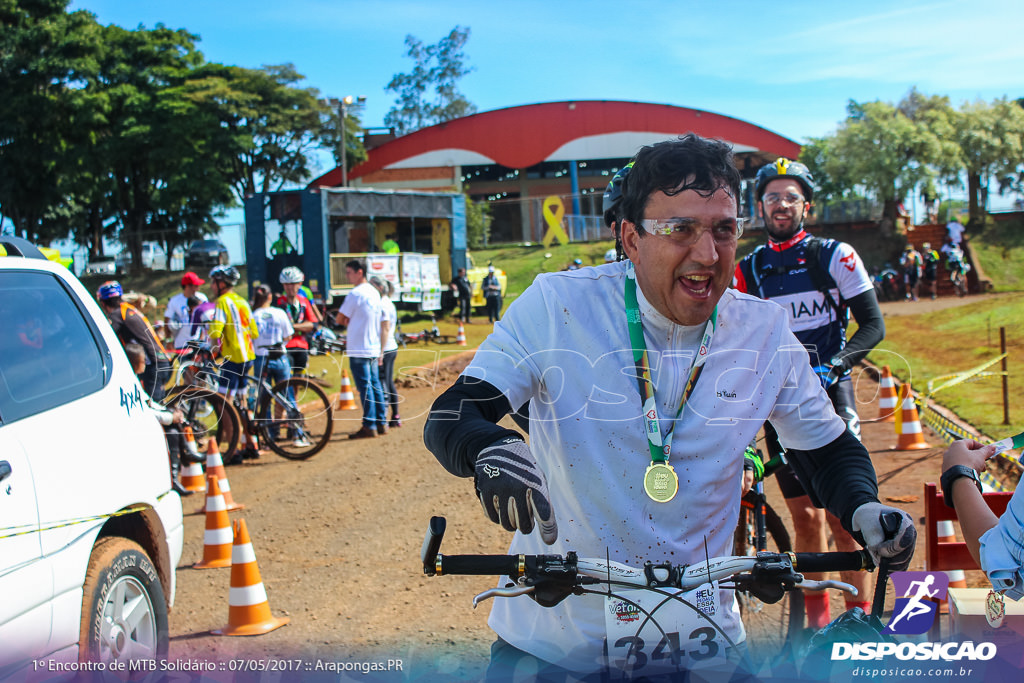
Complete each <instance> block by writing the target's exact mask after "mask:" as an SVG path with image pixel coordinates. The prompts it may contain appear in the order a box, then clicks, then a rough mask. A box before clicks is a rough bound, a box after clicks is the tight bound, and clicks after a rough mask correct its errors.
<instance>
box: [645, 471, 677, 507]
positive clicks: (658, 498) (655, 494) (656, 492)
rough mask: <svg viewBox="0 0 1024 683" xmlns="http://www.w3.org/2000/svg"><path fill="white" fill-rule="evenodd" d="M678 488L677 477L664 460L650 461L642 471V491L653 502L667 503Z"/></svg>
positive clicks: (673, 496)
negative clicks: (644, 470) (645, 469)
mask: <svg viewBox="0 0 1024 683" xmlns="http://www.w3.org/2000/svg"><path fill="white" fill-rule="evenodd" d="M678 490H679V477H678V476H677V475H676V471H675V470H674V469H672V466H671V465H669V464H667V463H664V462H652V463H651V464H650V465H648V466H647V471H646V472H644V491H646V492H647V495H648V496H649V497H650V499H651V500H653V501H654V502H655V503H667V502H669V501H670V500H672V499H673V498H675V496H676V492H677V491H678Z"/></svg>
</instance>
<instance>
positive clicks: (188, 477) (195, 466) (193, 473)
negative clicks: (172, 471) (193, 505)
mask: <svg viewBox="0 0 1024 683" xmlns="http://www.w3.org/2000/svg"><path fill="white" fill-rule="evenodd" d="M178 481H180V482H181V485H182V486H183V487H184V488H185V490H187V491H194V492H196V493H201V492H202V491H205V490H206V475H204V474H203V466H202V465H200V464H199V463H197V462H190V463H189V464H187V465H185V466H184V467H182V468H181V474H180V475H178Z"/></svg>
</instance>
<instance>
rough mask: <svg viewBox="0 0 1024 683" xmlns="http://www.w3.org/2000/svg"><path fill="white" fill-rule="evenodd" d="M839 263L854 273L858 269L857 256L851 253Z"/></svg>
mask: <svg viewBox="0 0 1024 683" xmlns="http://www.w3.org/2000/svg"><path fill="white" fill-rule="evenodd" d="M839 262H840V263H842V264H843V266H845V267H846V269H847V270H848V271H850V272H851V273H852V272H853V271H854V269H856V268H857V254H852V253H851V254H849V255H848V256H844V257H842V258H841V259H839Z"/></svg>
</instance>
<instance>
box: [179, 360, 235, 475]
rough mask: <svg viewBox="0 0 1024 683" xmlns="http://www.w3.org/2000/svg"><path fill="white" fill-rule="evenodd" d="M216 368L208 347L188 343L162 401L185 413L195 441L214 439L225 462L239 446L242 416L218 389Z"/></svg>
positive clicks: (217, 367)
mask: <svg viewBox="0 0 1024 683" xmlns="http://www.w3.org/2000/svg"><path fill="white" fill-rule="evenodd" d="M219 370H220V368H219V366H218V365H217V362H216V361H215V360H214V358H213V353H212V352H211V351H210V349H209V347H207V346H203V345H195V346H189V347H188V349H187V350H186V351H185V352H183V353H182V354H181V355H180V357H179V359H178V371H177V373H176V381H177V382H178V383H177V384H176V385H175V386H173V387H171V388H170V389H169V390H168V392H167V395H166V396H165V397H164V399H163V401H162V403H163V404H164V405H165V406H166V407H167V408H172V409H173V408H178V409H180V410H181V411H182V413H184V415H185V421H186V422H187V423H188V424H189V425H190V426H191V427H192V432H193V434H194V435H195V439H196V442H197V444H198V442H201V441H204V440H206V439H209V438H214V439H216V442H217V449H218V451H220V454H221V457H222V458H224V460H225V461H227V460H228V459H230V458H232V457H233V456H234V453H235V451H236V450H237V448H238V442H239V439H240V438H241V435H242V431H241V418H240V417H239V415H238V411H236V410H235V408H234V406H233V405H232V404H231V401H229V400H228V399H227V398H226V397H225V396H224V395H223V394H221V393H219V392H218V391H217V375H218V373H219Z"/></svg>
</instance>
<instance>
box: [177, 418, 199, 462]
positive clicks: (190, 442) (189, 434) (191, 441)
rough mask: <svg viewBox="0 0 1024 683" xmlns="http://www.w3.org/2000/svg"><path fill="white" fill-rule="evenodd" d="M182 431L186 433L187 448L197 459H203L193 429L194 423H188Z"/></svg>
mask: <svg viewBox="0 0 1024 683" xmlns="http://www.w3.org/2000/svg"><path fill="white" fill-rule="evenodd" d="M181 431H182V432H184V434H185V448H187V449H188V452H189V454H190V455H192V456H193V457H194V458H195V459H196V460H202V457H201V454H200V453H199V447H198V446H196V435H195V433H193V431H192V425H190V424H186V425H185V427H184V429H182V430H181Z"/></svg>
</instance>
